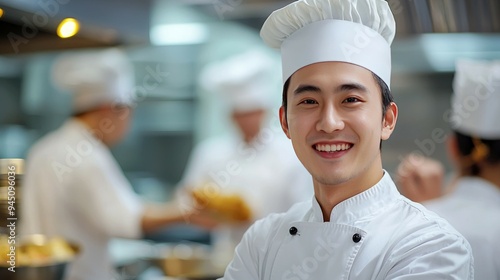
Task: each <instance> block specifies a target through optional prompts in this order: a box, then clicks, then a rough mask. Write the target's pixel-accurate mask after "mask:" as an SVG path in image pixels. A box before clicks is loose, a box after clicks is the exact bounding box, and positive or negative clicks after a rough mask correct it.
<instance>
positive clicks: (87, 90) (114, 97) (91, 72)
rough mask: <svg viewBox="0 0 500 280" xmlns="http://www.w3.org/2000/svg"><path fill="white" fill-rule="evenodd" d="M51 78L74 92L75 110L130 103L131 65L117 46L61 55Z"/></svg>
mask: <svg viewBox="0 0 500 280" xmlns="http://www.w3.org/2000/svg"><path fill="white" fill-rule="evenodd" d="M52 79H53V82H54V84H55V85H56V86H57V87H59V88H60V89H62V90H65V91H69V92H71V93H72V94H73V110H74V112H75V113H79V112H85V111H87V110H90V109H94V108H96V107H98V106H100V105H104V104H123V105H131V104H132V103H133V89H134V72H133V67H132V65H131V63H130V61H129V60H128V58H127V56H126V54H125V53H124V52H123V51H121V50H119V49H116V48H112V49H106V50H99V51H91V52H81V53H72V54H64V55H62V56H61V57H60V58H58V59H57V60H56V61H55V63H54V65H53V68H52Z"/></svg>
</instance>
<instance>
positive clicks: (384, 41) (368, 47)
mask: <svg viewBox="0 0 500 280" xmlns="http://www.w3.org/2000/svg"><path fill="white" fill-rule="evenodd" d="M395 33H396V24H395V21H394V16H393V15H392V12H391V10H390V8H389V5H388V4H387V2H386V1H384V0H300V1H297V2H294V3H291V4H289V5H288V6H286V7H284V8H281V9H279V10H276V11H274V12H273V13H272V14H271V15H270V16H269V18H267V20H266V21H265V23H264V25H263V27H262V29H261V32H260V35H261V37H262V39H264V41H265V42H266V44H267V45H269V46H270V47H273V48H281V56H282V67H283V82H285V81H286V80H287V79H288V78H289V77H290V76H291V75H292V74H293V73H295V71H297V70H299V69H300V68H302V67H304V66H307V65H310V64H313V63H317V62H324V61H341V62H348V63H352V64H356V65H359V66H362V67H364V68H366V69H368V70H370V71H372V72H373V73H375V74H377V75H378V76H379V77H380V78H381V79H382V80H383V81H384V82H385V83H386V84H387V86H390V78H391V50H390V45H391V43H392V40H393V39H394V35H395Z"/></svg>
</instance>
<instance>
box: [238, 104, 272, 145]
mask: <svg viewBox="0 0 500 280" xmlns="http://www.w3.org/2000/svg"><path fill="white" fill-rule="evenodd" d="M265 115H266V111H265V110H264V109H257V110H252V111H249V112H238V111H234V112H233V113H232V118H233V121H234V122H235V123H236V125H237V126H238V128H239V130H240V132H241V134H242V136H243V139H244V140H245V141H247V142H250V141H252V140H253V139H254V138H255V137H256V136H257V135H258V134H259V132H260V129H261V128H262V123H263V121H264V118H265Z"/></svg>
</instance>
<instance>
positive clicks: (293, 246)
mask: <svg viewBox="0 0 500 280" xmlns="http://www.w3.org/2000/svg"><path fill="white" fill-rule="evenodd" d="M292 228H295V229H296V230H297V231H296V234H292V233H293V229H292ZM221 279H224V280H230V279H231V280H233V279H234V280H250V279H252V280H255V279H261V280H264V279H266V280H267V279H269V280H271V279H272V280H277V279H289V280H292V279H315V280H319V279H363V280H368V279H380V280H382V279H412V280H413V279H421V280H429V279H456V280H464V279H474V271H473V258H472V253H471V250H470V247H469V244H468V243H467V241H466V240H465V239H464V238H463V237H462V236H461V235H460V234H459V233H458V232H456V231H455V230H454V229H453V228H452V227H451V226H450V225H449V224H448V223H447V222H446V221H445V220H444V219H442V218H440V217H438V216H437V215H435V214H434V213H432V212H430V211H428V210H426V209H425V208H424V207H423V206H421V205H420V204H417V203H413V202H411V201H409V200H408V199H406V198H404V197H403V196H401V195H400V194H399V192H398V191H397V189H396V186H395V185H394V183H393V181H392V179H391V178H390V176H389V174H388V173H387V172H385V175H384V176H383V178H382V179H381V180H380V181H379V182H378V183H377V184H376V185H374V186H373V187H371V188H370V189H368V190H366V191H364V192H362V193H360V194H358V195H356V196H354V197H351V198H349V199H347V200H345V201H343V202H341V203H339V204H338V205H337V206H335V207H334V208H333V210H332V212H331V221H330V222H323V215H322V212H321V208H320V206H319V204H318V202H317V201H316V199H313V201H312V203H311V202H303V203H299V204H297V205H295V206H294V207H293V208H292V209H290V210H289V211H288V212H287V213H284V214H274V215H271V216H268V217H267V218H265V219H262V220H260V221H258V222H256V223H255V224H254V225H253V226H252V227H251V228H250V229H249V230H248V231H247V232H246V233H245V236H244V237H243V240H242V242H241V243H240V244H239V245H238V247H237V249H236V256H235V258H234V259H233V261H232V262H231V264H230V265H229V266H228V268H227V270H226V273H225V275H224V277H223V278H221Z"/></svg>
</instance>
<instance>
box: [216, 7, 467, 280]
mask: <svg viewBox="0 0 500 280" xmlns="http://www.w3.org/2000/svg"><path fill="white" fill-rule="evenodd" d="M394 35H395V21H394V17H393V15H392V13H391V11H390V8H389V5H388V3H387V2H386V1H383V0H358V1H353V0H302V1H297V2H294V3H292V4H290V5H288V6H286V7H284V8H282V9H279V10H277V11H275V12H273V13H272V14H271V15H270V16H269V18H268V19H267V20H266V22H265V23H264V26H263V28H262V30H261V37H262V38H263V39H264V41H265V42H266V43H267V44H268V45H269V46H271V47H274V48H280V49H281V54H282V66H283V82H284V90H283V106H282V107H281V108H280V111H279V113H280V120H281V125H282V128H283V131H284V132H285V134H286V136H288V138H290V139H291V142H292V145H293V148H294V150H295V153H296V154H297V156H298V158H299V160H300V161H301V162H302V164H303V165H304V166H305V168H306V169H307V170H308V171H309V173H311V175H312V177H313V183H314V192H315V196H314V198H313V199H312V201H307V202H303V203H299V204H296V205H295V206H294V207H292V208H291V209H290V210H289V211H288V212H287V213H284V214H273V215H270V216H268V217H267V218H264V219H262V220H259V221H258V222H256V223H255V224H254V225H253V226H252V227H251V228H250V229H249V230H248V231H247V232H246V233H245V235H244V237H243V239H242V241H241V243H240V244H239V245H238V247H237V249H236V254H235V257H234V259H233V260H232V262H231V263H230V265H229V266H228V268H227V269H226V272H225V275H224V277H223V278H222V279H235V280H236V279H237V280H245V279H273V280H276V279H363V280H366V279H457V280H458V279H461V280H463V279H473V278H474V271H473V258H472V255H471V250H470V246H469V243H468V242H467V241H466V240H465V239H464V238H463V236H461V235H460V234H459V233H458V232H457V231H455V230H454V229H453V228H452V227H451V226H450V225H449V224H448V223H447V222H446V221H445V220H444V219H442V218H440V217H438V216H437V215H435V214H434V213H432V212H430V211H427V210H426V209H425V208H424V207H422V206H421V205H420V204H416V203H413V202H411V201H410V200H408V199H406V198H404V197H403V196H401V195H400V194H399V192H398V191H397V189H396V186H395V185H394V183H393V181H392V179H391V177H390V176H389V174H388V173H387V172H386V171H385V170H384V169H383V167H382V160H381V141H383V140H387V139H388V138H389V137H390V135H391V134H392V132H393V131H394V128H395V125H396V120H397V115H398V108H397V106H396V104H395V103H394V102H393V98H392V96H391V93H390V90H389V86H390V76H391V55H390V51H391V49H390V44H391V42H392V40H393V38H394Z"/></svg>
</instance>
